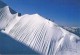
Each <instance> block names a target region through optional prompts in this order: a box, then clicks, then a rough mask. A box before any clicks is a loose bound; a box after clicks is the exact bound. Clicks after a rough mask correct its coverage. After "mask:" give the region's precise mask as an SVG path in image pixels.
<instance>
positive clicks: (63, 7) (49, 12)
mask: <svg viewBox="0 0 80 55" xmlns="http://www.w3.org/2000/svg"><path fill="white" fill-rule="evenodd" d="M2 1H3V2H5V3H6V4H8V5H9V6H10V7H11V8H12V9H14V10H15V11H17V12H19V13H22V15H23V14H34V13H38V14H40V15H41V16H43V17H45V18H48V19H51V20H54V22H56V23H57V24H59V25H63V26H78V27H80V0H2Z"/></svg>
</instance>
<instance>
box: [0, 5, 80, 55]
mask: <svg viewBox="0 0 80 55" xmlns="http://www.w3.org/2000/svg"><path fill="white" fill-rule="evenodd" d="M0 29H1V31H2V32H4V33H6V34H8V35H10V37H11V38H13V39H15V40H17V41H19V42H21V43H23V44H24V45H26V46H29V47H30V48H32V49H33V50H35V51H37V52H39V53H41V54H43V55H71V54H72V55H80V37H78V36H77V35H75V34H73V33H70V32H68V31H66V30H65V29H63V28H61V27H60V26H58V25H57V24H55V23H54V22H51V21H49V20H47V19H45V18H44V17H41V16H40V15H38V14H32V15H29V14H25V15H23V16H18V14H11V13H10V11H9V8H8V6H6V7H4V8H2V9H0Z"/></svg>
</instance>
